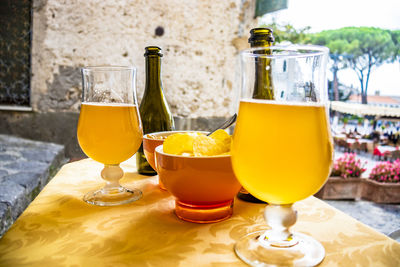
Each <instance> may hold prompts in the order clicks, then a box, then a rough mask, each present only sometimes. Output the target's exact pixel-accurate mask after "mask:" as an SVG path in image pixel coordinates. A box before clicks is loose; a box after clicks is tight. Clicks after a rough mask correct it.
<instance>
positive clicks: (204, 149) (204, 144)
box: [193, 135, 220, 157]
mask: <svg viewBox="0 0 400 267" xmlns="http://www.w3.org/2000/svg"><path fill="white" fill-rule="evenodd" d="M193 153H194V155H195V156H196V157H198V156H214V155H218V154H219V153H220V148H219V146H218V145H217V142H216V141H215V140H214V139H213V138H211V137H209V136H205V135H200V136H197V137H196V138H195V139H194V142H193Z"/></svg>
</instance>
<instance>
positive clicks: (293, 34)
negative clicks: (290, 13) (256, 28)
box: [260, 21, 311, 44]
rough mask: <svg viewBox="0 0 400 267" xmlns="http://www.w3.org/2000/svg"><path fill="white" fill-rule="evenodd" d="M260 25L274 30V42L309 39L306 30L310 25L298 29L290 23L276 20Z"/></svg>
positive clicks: (292, 41)
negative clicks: (281, 22) (280, 22)
mask: <svg viewBox="0 0 400 267" xmlns="http://www.w3.org/2000/svg"><path fill="white" fill-rule="evenodd" d="M260 27H269V28H271V29H272V30H273V32H274V37H275V42H276V43H282V42H285V41H287V42H290V43H292V44H298V43H305V42H307V41H308V40H309V37H308V36H309V34H308V31H309V30H310V29H311V27H309V26H308V27H304V28H300V29H296V28H294V27H293V26H292V25H291V24H283V25H281V24H278V23H277V22H276V21H273V22H272V23H271V24H268V25H261V26H260Z"/></svg>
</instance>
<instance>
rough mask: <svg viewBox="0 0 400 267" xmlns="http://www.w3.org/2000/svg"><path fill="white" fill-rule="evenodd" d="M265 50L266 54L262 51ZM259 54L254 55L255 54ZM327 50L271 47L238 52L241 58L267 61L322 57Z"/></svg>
mask: <svg viewBox="0 0 400 267" xmlns="http://www.w3.org/2000/svg"><path fill="white" fill-rule="evenodd" d="M265 50H267V51H268V53H265V52H263V51H265ZM258 51H259V52H261V53H255V52H258ZM274 51H276V52H285V51H286V52H293V53H289V54H271V52H272V53H273V52H274ZM328 54H329V48H328V47H326V46H320V45H294V44H290V45H273V46H268V47H256V48H249V49H245V50H242V51H240V55H241V57H242V58H268V59H277V58H303V57H309V56H322V55H328Z"/></svg>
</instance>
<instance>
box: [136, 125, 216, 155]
mask: <svg viewBox="0 0 400 267" xmlns="http://www.w3.org/2000/svg"><path fill="white" fill-rule="evenodd" d="M165 133H168V135H171V134H175V133H205V134H208V133H209V132H207V131H196V130H181V131H180V130H175V131H161V132H153V133H147V134H144V135H143V139H146V140H158V141H164V140H165V139H162V140H159V139H151V138H148V135H149V134H154V135H159V134H165ZM168 155H170V154H168Z"/></svg>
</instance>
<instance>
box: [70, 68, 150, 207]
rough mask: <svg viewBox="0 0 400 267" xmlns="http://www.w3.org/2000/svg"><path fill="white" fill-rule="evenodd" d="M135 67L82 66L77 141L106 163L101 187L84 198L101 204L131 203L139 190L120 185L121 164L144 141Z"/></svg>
mask: <svg viewBox="0 0 400 267" xmlns="http://www.w3.org/2000/svg"><path fill="white" fill-rule="evenodd" d="M135 74H136V72H135V69H134V68H133V67H116V66H104V67H86V68H82V82H83V84H82V87H83V88H82V89H83V95H82V105H81V111H80V115H79V122H78V141H79V145H80V146H81V148H82V150H83V152H85V154H86V155H87V156H88V157H90V158H92V159H94V160H95V161H98V162H100V163H103V164H104V168H103V170H102V171H101V177H102V178H103V179H104V180H106V185H105V187H103V188H102V189H99V190H96V191H93V192H89V193H87V194H86V195H85V196H84V201H86V202H88V203H90V204H94V205H99V206H115V205H120V204H125V203H129V202H132V201H135V200H137V199H139V198H140V197H141V196H142V193H141V191H140V190H137V189H127V188H124V187H122V186H121V185H120V184H119V179H121V178H122V176H123V175H124V172H123V171H122V169H121V168H120V167H119V164H120V163H121V162H123V161H125V160H127V159H129V158H130V157H132V156H133V155H134V154H135V153H136V151H137V150H138V149H139V147H140V144H141V142H142V135H143V133H142V126H141V122H140V117H139V115H138V114H139V112H138V108H137V100H136V91H135V90H136V89H135Z"/></svg>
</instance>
